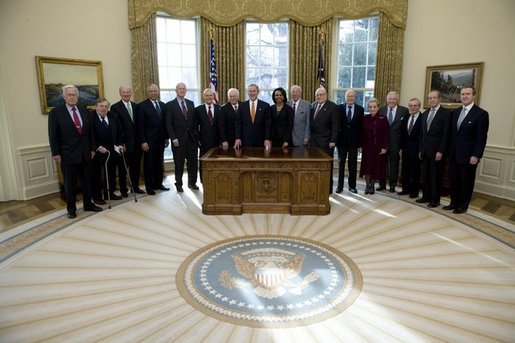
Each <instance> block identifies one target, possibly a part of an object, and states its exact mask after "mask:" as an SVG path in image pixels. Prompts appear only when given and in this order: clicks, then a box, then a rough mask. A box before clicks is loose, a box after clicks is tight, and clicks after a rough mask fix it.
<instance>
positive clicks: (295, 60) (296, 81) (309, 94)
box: [288, 18, 334, 101]
mask: <svg viewBox="0 0 515 343" xmlns="http://www.w3.org/2000/svg"><path fill="white" fill-rule="evenodd" d="M333 26H334V19H333V18H331V19H329V20H326V21H325V22H323V23H322V24H320V25H317V26H305V25H303V24H300V23H298V22H296V21H294V20H290V25H289V29H290V33H289V34H290V37H289V38H290V51H289V59H290V61H289V63H290V65H289V78H288V80H289V84H290V86H293V85H299V86H301V88H302V93H303V98H304V99H306V100H308V101H310V100H314V98H315V90H316V88H317V71H318V59H319V56H318V53H319V42H320V39H321V35H322V34H323V35H324V39H325V51H324V55H325V79H326V84H327V88H328V90H327V92H328V93H329V92H330V88H331V75H330V72H329V71H330V70H331V65H330V64H331V59H330V56H331V42H332V39H333V31H334V28H333Z"/></svg>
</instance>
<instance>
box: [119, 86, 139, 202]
mask: <svg viewBox="0 0 515 343" xmlns="http://www.w3.org/2000/svg"><path fill="white" fill-rule="evenodd" d="M119 93H120V97H121V100H120V101H118V102H117V103H115V104H113V105H112V106H111V112H112V113H113V114H115V117H116V118H117V119H118V123H120V126H121V128H122V132H123V137H124V141H125V151H124V157H125V162H126V164H127V168H128V169H129V177H130V180H131V183H132V186H133V188H134V192H135V193H139V194H144V193H145V192H144V191H143V190H142V189H141V188H139V178H140V170H141V156H142V154H143V152H142V151H141V144H140V143H141V142H140V138H139V131H138V118H139V113H138V106H137V104H136V103H135V102H133V101H131V97H132V89H131V88H130V87H129V86H120V89H119ZM118 174H119V176H120V178H119V183H120V191H121V193H122V196H123V197H127V171H126V170H125V166H124V165H123V160H122V161H121V164H119V165H118Z"/></svg>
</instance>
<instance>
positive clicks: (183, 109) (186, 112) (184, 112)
mask: <svg viewBox="0 0 515 343" xmlns="http://www.w3.org/2000/svg"><path fill="white" fill-rule="evenodd" d="M181 109H182V114H183V115H184V118H188V108H187V107H186V105H185V104H184V100H182V101H181Z"/></svg>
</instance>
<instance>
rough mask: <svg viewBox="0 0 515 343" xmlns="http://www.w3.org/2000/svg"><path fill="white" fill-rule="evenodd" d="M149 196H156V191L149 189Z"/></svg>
mask: <svg viewBox="0 0 515 343" xmlns="http://www.w3.org/2000/svg"><path fill="white" fill-rule="evenodd" d="M147 194H148V195H156V191H155V190H153V189H147Z"/></svg>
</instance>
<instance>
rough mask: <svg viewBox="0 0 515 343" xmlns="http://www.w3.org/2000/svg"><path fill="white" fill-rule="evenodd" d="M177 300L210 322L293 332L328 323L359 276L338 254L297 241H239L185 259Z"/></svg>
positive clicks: (356, 288) (353, 293)
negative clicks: (180, 298) (188, 305)
mask: <svg viewBox="0 0 515 343" xmlns="http://www.w3.org/2000/svg"><path fill="white" fill-rule="evenodd" d="M176 285H177V287H178V290H179V293H180V294H181V296H182V297H183V298H184V299H185V300H186V301H187V302H188V303H189V304H191V305H192V306H193V307H195V308H196V309H197V310H199V311H201V312H203V313H205V314H207V315H209V316H211V317H214V318H216V319H219V320H222V321H227V322H233V323H235V324H238V325H246V326H251V327H294V326H301V325H308V324H312V323H315V322H319V321H322V320H325V319H327V318H330V317H332V316H334V315H336V314H339V313H341V312H342V311H344V310H345V309H346V308H347V307H348V306H350V305H351V304H352V303H353V302H354V301H355V300H356V298H357V297H358V295H359V293H360V291H361V287H362V276H361V273H360V271H359V269H358V268H357V266H356V265H355V264H354V262H352V260H351V259H350V258H348V257H347V256H345V255H344V254H343V253H341V252H339V251H337V250H335V249H333V248H331V247H329V246H327V245H325V244H322V243H320V242H316V241H311V240H308V239H304V238H299V237H285V236H274V235H266V236H245V237H236V238H233V239H229V240H225V241H221V242H216V243H213V244H211V245H209V246H207V247H204V248H202V249H200V250H198V251H196V252H194V253H193V254H191V255H190V256H188V258H186V260H185V261H184V262H183V263H182V264H181V266H180V267H179V270H178V272H177V276H176Z"/></svg>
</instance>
